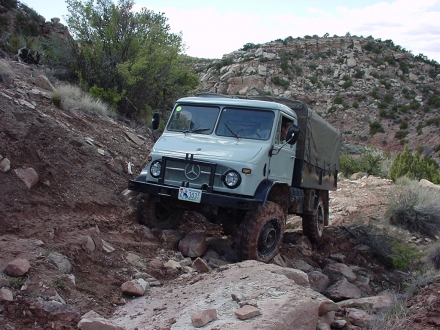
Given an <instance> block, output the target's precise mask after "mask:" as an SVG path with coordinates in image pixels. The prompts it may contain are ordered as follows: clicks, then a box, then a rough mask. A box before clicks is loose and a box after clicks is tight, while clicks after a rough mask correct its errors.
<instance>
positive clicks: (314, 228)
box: [302, 197, 325, 244]
mask: <svg viewBox="0 0 440 330" xmlns="http://www.w3.org/2000/svg"><path fill="white" fill-rule="evenodd" d="M302 227H303V233H304V235H306V236H307V237H308V238H309V240H310V241H311V242H312V243H313V244H317V243H319V242H320V241H321V238H322V235H323V233H324V228H325V208H324V202H323V200H322V197H319V201H318V208H317V210H316V211H315V212H313V213H312V214H306V215H303V216H302Z"/></svg>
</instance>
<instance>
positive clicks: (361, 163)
mask: <svg viewBox="0 0 440 330" xmlns="http://www.w3.org/2000/svg"><path fill="white" fill-rule="evenodd" d="M386 159H387V157H386V156H385V155H384V154H383V153H380V152H379V151H377V150H376V149H374V148H365V149H364V150H363V152H362V154H360V155H359V156H352V155H347V154H343V155H341V157H340V158H339V167H340V170H341V172H342V173H344V174H345V175H346V176H351V175H352V174H354V173H359V172H361V173H367V174H368V175H375V176H379V177H385V176H386V175H387V173H384V171H383V170H382V167H383V162H384V160H386Z"/></svg>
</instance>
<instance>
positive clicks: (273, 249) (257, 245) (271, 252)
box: [237, 201, 286, 263]
mask: <svg viewBox="0 0 440 330" xmlns="http://www.w3.org/2000/svg"><path fill="white" fill-rule="evenodd" d="M285 228H286V218H285V214H284V212H283V209H282V208H281V206H279V205H278V204H276V203H273V202H269V201H268V202H266V204H265V205H264V207H263V208H262V209H261V210H260V211H258V212H255V211H249V212H247V213H246V215H245V216H244V218H243V221H242V223H241V225H240V229H239V233H238V237H237V240H238V244H237V247H238V251H237V252H238V254H239V256H240V257H241V259H242V260H246V259H251V260H257V261H261V262H266V263H267V262H269V261H271V260H272V259H273V258H274V257H275V255H276V254H277V252H278V249H279V246H280V244H281V242H282V240H283V235H284V230H285Z"/></svg>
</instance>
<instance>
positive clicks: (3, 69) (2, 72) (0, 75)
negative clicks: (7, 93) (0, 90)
mask: <svg viewBox="0 0 440 330" xmlns="http://www.w3.org/2000/svg"><path fill="white" fill-rule="evenodd" d="M13 75H14V72H13V71H12V68H11V66H10V65H9V63H8V62H6V61H4V60H2V59H0V82H1V83H6V82H7V79H8V77H10V76H13Z"/></svg>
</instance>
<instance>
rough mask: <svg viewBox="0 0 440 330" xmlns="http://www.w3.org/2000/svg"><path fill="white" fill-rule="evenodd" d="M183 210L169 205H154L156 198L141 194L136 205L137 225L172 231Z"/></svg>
mask: <svg viewBox="0 0 440 330" xmlns="http://www.w3.org/2000/svg"><path fill="white" fill-rule="evenodd" d="M183 212H184V210H183V209H178V208H173V207H171V206H170V205H167V204H165V203H164V204H162V203H156V196H151V195H148V194H143V195H142V196H141V198H140V200H139V204H138V209H137V213H138V219H139V223H140V224H143V225H145V226H147V227H150V228H152V227H157V228H160V229H173V228H175V227H176V226H177V224H178V223H179V221H180V220H181V219H182V217H183Z"/></svg>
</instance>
